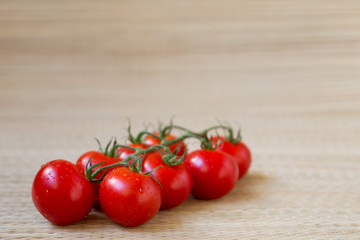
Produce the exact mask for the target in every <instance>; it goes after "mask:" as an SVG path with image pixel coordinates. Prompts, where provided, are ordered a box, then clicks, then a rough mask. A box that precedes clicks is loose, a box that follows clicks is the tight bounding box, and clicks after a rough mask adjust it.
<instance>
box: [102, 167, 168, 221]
mask: <svg viewBox="0 0 360 240" xmlns="http://www.w3.org/2000/svg"><path fill="white" fill-rule="evenodd" d="M99 196H100V205H101V208H102V210H103V211H104V213H105V214H106V215H107V216H108V217H109V218H110V219H111V220H113V221H114V222H116V223H118V224H120V225H122V226H125V227H136V226H139V225H141V224H144V223H146V222H147V221H149V220H150V219H152V218H153V217H154V216H155V215H156V213H157V212H158V211H159V209H160V205H161V188H160V186H159V185H158V184H157V183H156V182H155V181H154V179H153V178H152V177H150V176H147V175H144V174H140V173H135V172H132V171H131V170H130V169H128V168H125V167H123V168H117V169H114V170H113V171H111V172H110V173H108V174H107V175H106V176H105V178H104V179H103V181H102V182H101V184H100V190H99Z"/></svg>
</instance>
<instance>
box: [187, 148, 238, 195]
mask: <svg viewBox="0 0 360 240" xmlns="http://www.w3.org/2000/svg"><path fill="white" fill-rule="evenodd" d="M185 164H186V166H187V167H188V168H189V169H190V171H191V174H192V177H193V181H194V187H193V190H192V195H193V196H194V197H195V198H198V199H206V200H210V199H216V198H220V197H222V196H224V195H225V194H227V193H228V192H230V191H231V190H232V189H233V188H234V186H235V184H236V182H237V179H238V175H239V169H238V167H237V166H236V163H235V161H234V159H232V157H231V156H230V155H228V154H226V153H223V152H218V151H212V150H205V149H201V150H196V151H194V152H191V153H190V154H189V155H188V156H186V158H185Z"/></svg>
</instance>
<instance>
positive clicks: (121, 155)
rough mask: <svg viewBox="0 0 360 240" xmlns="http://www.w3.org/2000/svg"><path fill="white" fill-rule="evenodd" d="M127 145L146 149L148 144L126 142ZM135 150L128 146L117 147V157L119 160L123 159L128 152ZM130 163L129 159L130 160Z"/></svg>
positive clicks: (131, 152)
mask: <svg viewBox="0 0 360 240" xmlns="http://www.w3.org/2000/svg"><path fill="white" fill-rule="evenodd" d="M128 146H129V147H133V148H139V149H146V148H148V146H147V145H146V144H144V143H130V144H128ZM134 152H135V151H134V150H131V149H128V148H123V147H119V149H118V154H119V158H120V160H121V161H123V160H125V159H126V157H127V156H129V155H130V154H133V153H134ZM130 164H131V161H130Z"/></svg>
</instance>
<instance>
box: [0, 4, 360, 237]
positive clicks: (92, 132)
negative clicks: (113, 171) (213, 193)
mask: <svg viewBox="0 0 360 240" xmlns="http://www.w3.org/2000/svg"><path fill="white" fill-rule="evenodd" d="M173 115H176V117H175V122H176V123H178V124H181V125H185V126H187V127H189V128H192V129H194V130H200V129H203V128H204V127H207V126H210V125H212V124H216V123H217V120H216V119H219V120H226V121H228V122H229V123H231V124H232V125H234V126H238V125H240V126H241V127H242V132H243V137H244V141H245V142H246V143H247V144H248V145H249V146H250V148H251V149H252V152H253V165H252V168H251V170H250V172H249V174H248V175H247V176H246V177H245V178H244V179H243V180H241V181H239V183H238V184H237V186H236V187H235V189H234V190H233V191H232V192H231V194H229V195H227V196H226V197H224V198H221V199H219V200H215V201H198V200H195V199H193V198H190V199H189V200H188V201H187V202H186V203H184V204H183V205H181V206H179V207H178V208H175V209H172V210H169V211H161V212H160V213H159V214H158V215H157V216H156V217H155V218H154V219H152V220H151V221H150V222H148V223H147V224H145V225H143V226H141V227H138V228H131V229H127V228H122V227H120V226H118V225H116V224H114V223H112V222H111V221H110V220H108V219H107V217H106V216H104V215H103V214H102V213H101V212H96V211H93V212H91V214H90V215H89V217H88V219H87V220H84V221H82V222H80V223H78V224H76V225H72V226H68V227H56V226H54V225H52V224H50V223H49V222H47V221H46V220H45V219H44V218H43V217H42V216H41V215H40V214H39V213H38V212H37V211H36V209H35V208H34V206H33V203H32V200H31V196H30V191H31V184H32V180H33V177H34V176H35V174H36V172H37V171H38V169H39V167H40V165H41V164H43V163H45V162H47V161H50V160H53V159H58V158H64V159H68V160H71V161H74V162H75V161H76V159H77V158H78V157H79V156H80V155H81V154H82V153H83V152H85V151H87V150H89V149H96V143H95V141H94V140H93V138H94V137H95V136H96V137H99V138H100V139H101V140H103V141H107V140H108V139H109V138H110V137H111V136H117V137H118V138H119V139H120V140H123V139H124V137H125V136H126V132H125V131H124V128H125V127H126V126H127V119H126V118H127V117H129V118H130V119H131V121H132V124H133V128H134V131H138V130H140V129H141V128H142V127H143V124H147V123H155V124H156V122H157V121H158V120H162V121H164V122H166V121H168V120H169V119H170V118H171V117H172V116H173ZM0 133H1V134H0V163H1V168H2V170H1V174H0V196H1V197H0V238H1V239H5V238H6V239H10V238H19V239H25V238H26V239H30V238H44V239H55V238H67V239H99V238H103V239H118V238H127V239H140V238H142V239H148V238H154V239H159V238H165V239H169V238H190V239H222V238H225V239H294V238H297V239H359V238H360V180H359V174H360V2H359V1H358V0H353V1H346V0H341V1H340V0H336V1H329V0H324V1H314V0H304V1H288V0H286V1H285V0H273V1H266V0H252V1H228V0H226V1H218V0H216V1H215V0H207V1H187V0H185V1H160V0H151V1H150V0H149V1H125V0H124V1H45V0H43V1H41V0H33V1H19V0H2V1H1V2H0ZM189 147H190V149H194V148H196V147H197V146H196V145H194V144H190V145H189Z"/></svg>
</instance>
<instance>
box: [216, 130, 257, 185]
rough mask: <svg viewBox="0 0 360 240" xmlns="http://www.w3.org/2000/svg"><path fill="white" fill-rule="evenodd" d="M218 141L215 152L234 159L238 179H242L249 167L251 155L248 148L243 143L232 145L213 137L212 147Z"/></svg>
mask: <svg viewBox="0 0 360 240" xmlns="http://www.w3.org/2000/svg"><path fill="white" fill-rule="evenodd" d="M218 139H219V143H218V146H217V148H216V150H217V151H221V152H225V153H227V154H229V155H231V156H232V157H233V158H234V159H235V161H236V163H237V165H238V167H239V179H240V178H242V177H243V176H244V175H245V174H246V173H247V171H248V170H249V168H250V165H251V153H250V150H249V148H248V147H247V146H246V145H245V144H244V143H243V142H238V143H237V144H232V143H230V142H229V141H226V140H224V137H214V138H213V145H214V146H215V144H216V142H217V141H218Z"/></svg>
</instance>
